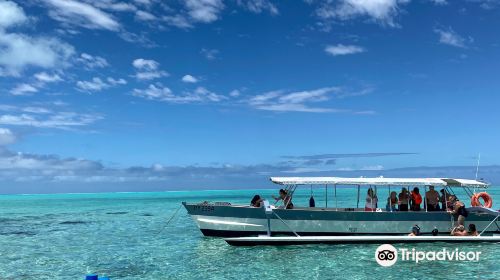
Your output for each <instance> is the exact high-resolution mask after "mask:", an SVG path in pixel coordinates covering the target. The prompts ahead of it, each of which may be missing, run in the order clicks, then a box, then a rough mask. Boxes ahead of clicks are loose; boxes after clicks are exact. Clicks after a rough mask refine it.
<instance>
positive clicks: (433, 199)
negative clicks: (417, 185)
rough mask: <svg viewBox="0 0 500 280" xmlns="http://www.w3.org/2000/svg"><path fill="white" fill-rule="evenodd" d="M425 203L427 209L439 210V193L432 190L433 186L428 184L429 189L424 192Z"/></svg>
mask: <svg viewBox="0 0 500 280" xmlns="http://www.w3.org/2000/svg"><path fill="white" fill-rule="evenodd" d="M425 203H426V205H427V211H439V193H438V192H437V191H435V190H434V186H429V191H427V192H426V193H425Z"/></svg>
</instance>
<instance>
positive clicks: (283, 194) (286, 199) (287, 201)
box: [273, 189, 293, 209]
mask: <svg viewBox="0 0 500 280" xmlns="http://www.w3.org/2000/svg"><path fill="white" fill-rule="evenodd" d="M273 198H274V199H275V200H276V202H278V201H280V200H283V205H284V206H285V208H286V209H293V203H292V198H291V197H290V196H289V195H288V193H287V191H286V190H284V189H280V192H279V197H275V196H274V195H273Z"/></svg>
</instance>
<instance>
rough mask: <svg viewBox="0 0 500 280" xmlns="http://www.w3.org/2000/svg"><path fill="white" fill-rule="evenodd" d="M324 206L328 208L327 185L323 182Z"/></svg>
mask: <svg viewBox="0 0 500 280" xmlns="http://www.w3.org/2000/svg"><path fill="white" fill-rule="evenodd" d="M325 208H328V185H326V184H325Z"/></svg>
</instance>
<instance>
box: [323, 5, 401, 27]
mask: <svg viewBox="0 0 500 280" xmlns="http://www.w3.org/2000/svg"><path fill="white" fill-rule="evenodd" d="M408 2H410V1H409V0H340V1H336V2H334V1H329V0H326V1H324V3H323V4H322V5H321V7H320V8H319V9H318V10H317V14H318V16H319V17H320V18H323V19H330V18H334V19H340V20H348V19H352V18H355V17H358V16H367V17H369V18H371V19H373V20H374V21H376V22H378V23H380V24H384V25H388V26H396V25H397V24H395V23H394V17H395V16H396V15H398V13H399V10H400V6H401V5H403V4H406V3H408Z"/></svg>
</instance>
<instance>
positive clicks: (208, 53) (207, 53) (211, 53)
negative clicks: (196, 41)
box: [200, 48, 219, 60]
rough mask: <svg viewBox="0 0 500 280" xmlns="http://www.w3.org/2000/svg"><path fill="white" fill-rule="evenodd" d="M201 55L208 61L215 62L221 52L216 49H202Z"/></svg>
mask: <svg viewBox="0 0 500 280" xmlns="http://www.w3.org/2000/svg"><path fill="white" fill-rule="evenodd" d="M200 53H201V54H202V55H203V56H204V57H205V58H206V59H208V60H214V59H216V58H217V55H218V54H219V50H216V49H205V48H203V49H201V51H200Z"/></svg>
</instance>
